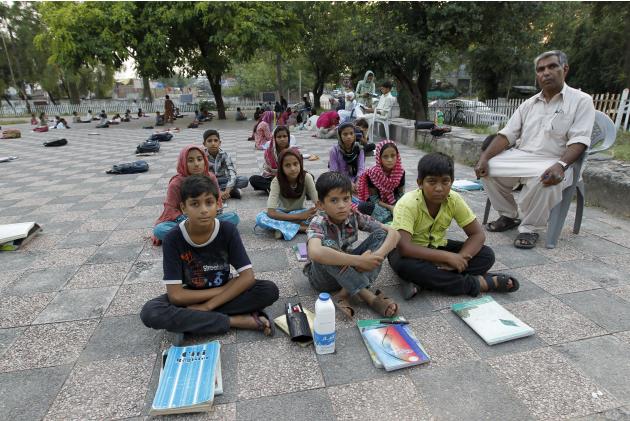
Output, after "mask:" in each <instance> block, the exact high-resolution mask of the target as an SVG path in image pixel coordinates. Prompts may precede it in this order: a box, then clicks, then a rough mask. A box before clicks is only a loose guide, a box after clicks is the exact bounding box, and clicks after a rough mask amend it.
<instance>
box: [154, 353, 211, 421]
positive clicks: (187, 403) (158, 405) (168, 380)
mask: <svg viewBox="0 0 630 421" xmlns="http://www.w3.org/2000/svg"><path fill="white" fill-rule="evenodd" d="M220 351H221V345H220V344H219V342H218V341H213V342H210V343H206V344H199V345H190V346H181V347H178V346H172V347H170V348H169V349H168V351H165V352H164V353H163V360H162V361H163V367H162V370H161V372H160V380H159V384H158V387H157V390H156V392H155V398H154V399H153V404H152V405H151V410H150V411H149V413H150V414H151V415H166V414H181V413H186V412H204V411H210V410H212V402H213V400H214V397H215V395H218V394H221V393H223V382H222V379H221V357H220ZM164 359H165V360H164Z"/></svg>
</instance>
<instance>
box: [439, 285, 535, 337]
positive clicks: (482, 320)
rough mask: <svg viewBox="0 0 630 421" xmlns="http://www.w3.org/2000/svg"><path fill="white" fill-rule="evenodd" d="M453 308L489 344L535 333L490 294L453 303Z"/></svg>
mask: <svg viewBox="0 0 630 421" xmlns="http://www.w3.org/2000/svg"><path fill="white" fill-rule="evenodd" d="M451 310H453V312H455V314H457V315H458V316H459V317H461V318H462V320H463V321H464V322H466V324H467V325H468V326H470V327H471V328H472V329H473V330H474V331H475V332H477V334H478V335H479V336H481V338H482V339H483V340H484V341H486V343H487V344H488V345H494V344H498V343H501V342H506V341H511V340H512V339H518V338H523V337H525V336H530V335H533V334H534V329H532V328H531V327H529V326H528V325H526V324H525V323H523V322H522V321H521V320H519V319H518V318H517V317H516V316H514V315H513V314H512V313H510V312H509V311H507V310H506V309H505V308H504V307H503V306H502V305H501V304H499V303H497V302H496V301H494V299H493V298H492V297H490V296H489V295H488V296H485V297H483V298H479V299H476V300H470V301H465V302H463V303H457V304H453V305H452V306H451Z"/></svg>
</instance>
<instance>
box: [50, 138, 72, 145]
mask: <svg viewBox="0 0 630 421" xmlns="http://www.w3.org/2000/svg"><path fill="white" fill-rule="evenodd" d="M67 144H68V141H67V140H66V139H64V138H61V139H55V140H49V141H47V142H44V146H64V145H67Z"/></svg>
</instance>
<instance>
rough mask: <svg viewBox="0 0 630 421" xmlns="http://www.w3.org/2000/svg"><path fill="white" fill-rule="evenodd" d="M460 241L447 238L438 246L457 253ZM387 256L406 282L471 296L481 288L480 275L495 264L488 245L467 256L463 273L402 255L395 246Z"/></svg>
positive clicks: (446, 292) (460, 244) (475, 294)
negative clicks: (441, 245)
mask: <svg viewBox="0 0 630 421" xmlns="http://www.w3.org/2000/svg"><path fill="white" fill-rule="evenodd" d="M462 244H463V243H462V242H460V241H454V240H448V244H447V245H446V246H444V247H441V249H444V250H446V251H450V252H453V253H457V252H458V251H459V250H460V249H461V246H462ZM388 258H389V264H390V265H391V267H392V269H393V270H394V271H395V272H396V273H397V274H398V275H399V276H400V277H401V278H402V279H403V280H405V281H407V282H412V283H414V284H416V285H418V286H419V287H422V288H426V289H431V290H435V291H440V292H443V293H445V294H449V295H461V294H468V295H471V296H473V297H475V296H477V295H479V292H480V290H481V286H480V283H479V276H480V275H484V274H486V273H487V272H488V270H490V268H491V267H492V265H493V264H494V252H493V251H492V249H491V248H490V247H488V246H483V247H482V248H481V250H480V251H479V253H477V255H475V256H473V258H472V259H470V261H469V262H468V268H467V270H466V271H465V272H462V273H458V272H456V271H450V270H444V269H438V267H437V265H436V264H435V263H434V262H429V261H425V260H420V259H414V258H408V257H402V256H401V255H400V253H399V252H398V250H397V249H394V250H392V252H391V253H389V256H388Z"/></svg>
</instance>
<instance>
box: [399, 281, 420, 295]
mask: <svg viewBox="0 0 630 421" xmlns="http://www.w3.org/2000/svg"><path fill="white" fill-rule="evenodd" d="M400 289H401V290H402V296H403V298H404V299H405V300H411V299H412V298H413V297H415V296H416V295H417V294H418V292H420V287H419V286H417V285H416V284H414V283H413V282H409V281H405V280H404V279H401V280H400Z"/></svg>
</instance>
